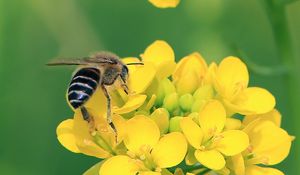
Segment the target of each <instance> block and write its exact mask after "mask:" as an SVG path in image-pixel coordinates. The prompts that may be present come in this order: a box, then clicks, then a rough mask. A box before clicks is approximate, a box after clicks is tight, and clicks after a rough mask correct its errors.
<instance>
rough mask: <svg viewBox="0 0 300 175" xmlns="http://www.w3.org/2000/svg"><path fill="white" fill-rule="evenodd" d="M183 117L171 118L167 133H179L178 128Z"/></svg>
mask: <svg viewBox="0 0 300 175" xmlns="http://www.w3.org/2000/svg"><path fill="white" fill-rule="evenodd" d="M182 118H183V117H181V116H176V117H173V118H171V120H170V127H169V132H177V131H178V132H181V128H180V121H181V119H182Z"/></svg>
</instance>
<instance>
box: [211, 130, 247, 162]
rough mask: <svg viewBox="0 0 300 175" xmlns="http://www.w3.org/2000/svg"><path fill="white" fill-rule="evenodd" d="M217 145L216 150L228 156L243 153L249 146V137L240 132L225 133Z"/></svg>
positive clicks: (230, 131)
mask: <svg viewBox="0 0 300 175" xmlns="http://www.w3.org/2000/svg"><path fill="white" fill-rule="evenodd" d="M220 136H221V137H222V138H221V139H220V140H219V142H218V143H217V147H216V149H217V150H218V151H220V152H221V153H223V154H224V155H226V156H233V155H236V154H238V153H241V152H242V151H244V150H245V149H246V148H247V147H248V146H249V138H248V135H247V134H246V133H245V132H243V131H240V130H229V131H224V132H223V133H221V135H220Z"/></svg>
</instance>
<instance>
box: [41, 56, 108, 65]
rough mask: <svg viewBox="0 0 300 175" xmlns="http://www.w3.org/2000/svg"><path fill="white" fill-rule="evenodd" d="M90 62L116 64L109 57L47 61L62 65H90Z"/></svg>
mask: <svg viewBox="0 0 300 175" xmlns="http://www.w3.org/2000/svg"><path fill="white" fill-rule="evenodd" d="M89 64H114V62H112V61H110V60H108V59H103V58H102V59H99V58H91V57H84V58H58V59H54V60H52V61H50V62H49V63H47V64H46V65H47V66H60V65H89Z"/></svg>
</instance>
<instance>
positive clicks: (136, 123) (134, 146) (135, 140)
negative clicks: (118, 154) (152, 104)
mask: <svg viewBox="0 0 300 175" xmlns="http://www.w3.org/2000/svg"><path fill="white" fill-rule="evenodd" d="M159 137H160V131H159V128H158V126H157V125H156V123H155V122H154V121H153V120H152V119H150V118H149V117H146V116H143V115H137V116H135V117H133V118H131V119H129V120H128V121H127V122H126V134H125V137H124V143H125V145H126V147H127V148H128V149H129V150H130V151H133V152H135V153H136V154H139V153H140V151H141V149H143V148H145V147H150V148H152V147H153V146H154V145H155V144H156V143H157V142H158V140H159Z"/></svg>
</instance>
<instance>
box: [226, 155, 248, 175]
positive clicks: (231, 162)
mask: <svg viewBox="0 0 300 175" xmlns="http://www.w3.org/2000/svg"><path fill="white" fill-rule="evenodd" d="M226 166H227V167H228V168H229V169H231V170H232V172H233V173H235V174H238V175H245V162H244V158H243V156H242V154H237V155H234V156H231V157H229V158H228V159H227V160H226Z"/></svg>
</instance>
